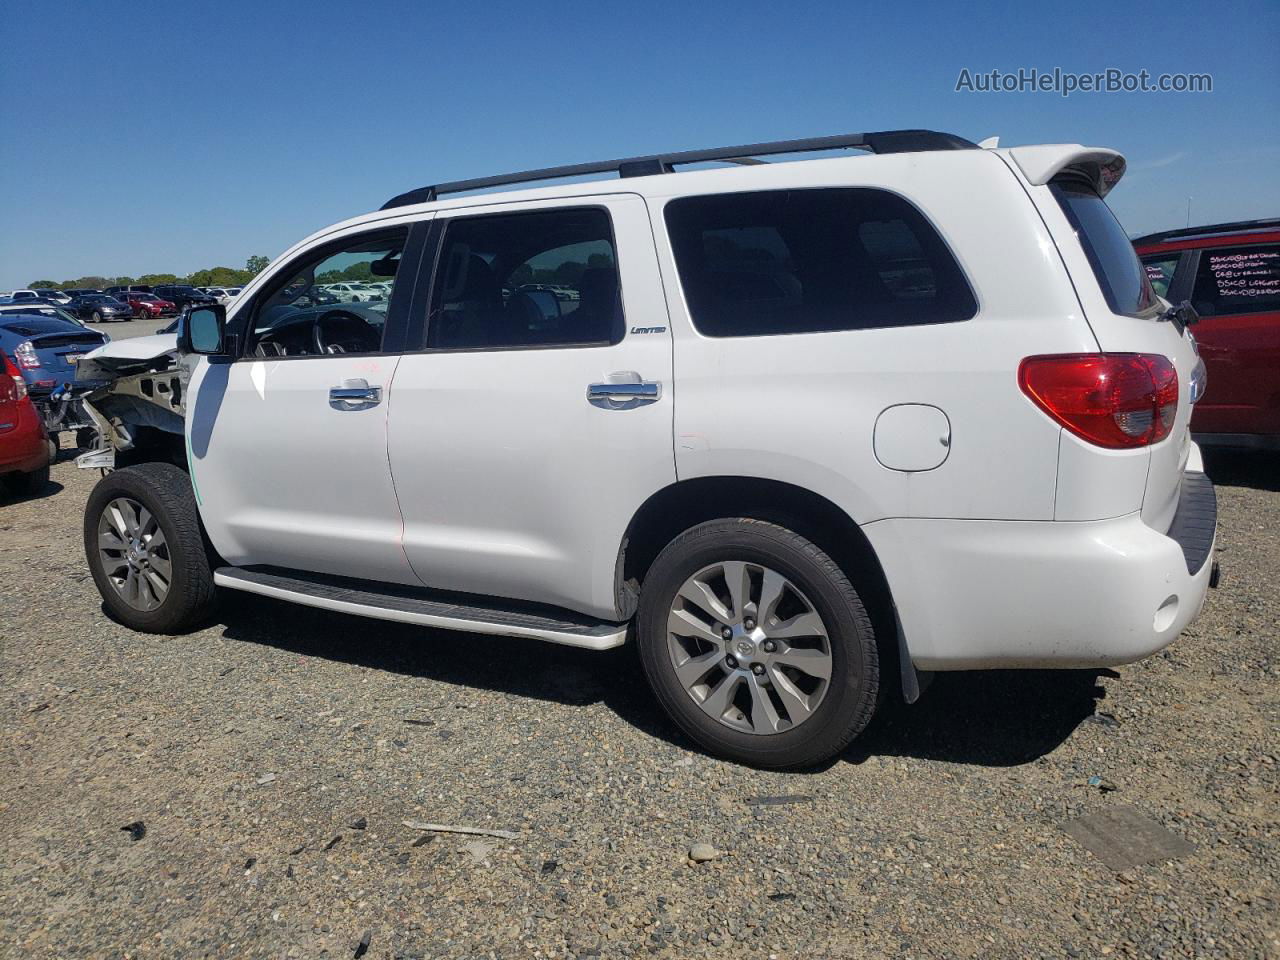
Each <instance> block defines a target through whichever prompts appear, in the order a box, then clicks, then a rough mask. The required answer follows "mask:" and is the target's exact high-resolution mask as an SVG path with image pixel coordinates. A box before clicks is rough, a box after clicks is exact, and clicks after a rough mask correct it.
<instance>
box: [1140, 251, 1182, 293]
mask: <svg viewBox="0 0 1280 960" xmlns="http://www.w3.org/2000/svg"><path fill="white" fill-rule="evenodd" d="M1180 257H1181V254H1178V253H1170V254H1162V255H1160V256H1157V257H1145V258H1144V259H1143V261H1142V266H1143V269H1145V270H1146V271H1147V281H1148V282H1149V283H1150V284H1151V289H1152V290H1154V291H1155V292H1156V294H1157V296H1161V297H1165V298H1167V297H1168V296H1169V284H1171V283H1173V274H1174V271H1176V270H1177V269H1178V260H1179V258H1180Z"/></svg>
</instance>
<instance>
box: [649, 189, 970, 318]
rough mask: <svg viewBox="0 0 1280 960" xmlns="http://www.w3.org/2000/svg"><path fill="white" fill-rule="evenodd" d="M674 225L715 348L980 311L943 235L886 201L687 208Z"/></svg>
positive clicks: (771, 200)
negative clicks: (735, 341)
mask: <svg viewBox="0 0 1280 960" xmlns="http://www.w3.org/2000/svg"><path fill="white" fill-rule="evenodd" d="M665 216H666V221H667V229H668V232H669V233H670V235H671V245H672V249H673V251H674V253H675V258H676V266H677V269H678V270H679V272H680V283H681V286H682V287H683V289H684V294H685V300H686V302H687V303H688V306H689V312H690V314H691V315H692V318H693V323H694V326H695V327H697V329H698V331H699V332H700V333H702V334H704V335H706V336H709V337H750V336H777V335H782V334H792V333H822V332H831V331H838V330H861V329H867V328H873V327H896V326H906V325H914V324H932V323H951V322H955V321H961V320H968V319H969V318H971V317H972V316H973V315H974V314H975V313H977V310H978V305H977V301H976V300H975V299H974V296H973V291H972V290H971V289H970V287H969V284H968V282H967V281H966V280H965V278H964V275H963V273H962V272H961V270H960V267H959V265H958V264H957V263H956V261H955V258H954V257H953V256H952V254H951V251H950V250H949V249H948V248H947V246H946V244H945V243H944V242H943V240H942V238H941V237H940V236H939V235H938V232H937V231H936V230H934V228H933V227H932V226H931V225H930V224H929V222H928V221H927V220H925V218H924V217H923V216H922V215H921V213H920V212H919V211H918V210H916V208H915V207H913V206H912V205H911V204H910V203H908V202H907V201H906V200H904V199H902V198H901V197H898V196H896V195H894V194H891V193H887V192H885V191H883V190H871V189H865V188H833V189H816V190H770V191H761V192H758V193H733V194H715V195H711V196H699V197H683V198H680V199H678V200H673V201H672V202H671V203H669V204H667V208H666V213H665Z"/></svg>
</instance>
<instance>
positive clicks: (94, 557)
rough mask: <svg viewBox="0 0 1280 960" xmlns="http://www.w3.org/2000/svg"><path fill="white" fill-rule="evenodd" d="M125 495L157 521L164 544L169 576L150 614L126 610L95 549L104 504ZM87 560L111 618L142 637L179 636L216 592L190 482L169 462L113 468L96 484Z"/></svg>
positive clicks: (88, 514)
mask: <svg viewBox="0 0 1280 960" xmlns="http://www.w3.org/2000/svg"><path fill="white" fill-rule="evenodd" d="M118 497H128V498H131V499H133V500H135V501H137V502H138V503H140V504H142V506H144V507H146V508H147V510H149V511H150V512H151V514H152V515H153V516H154V517H155V518H156V520H157V521H158V523H159V526H160V530H161V531H162V532H163V534H164V537H165V540H166V541H167V543H168V553H169V560H170V565H171V571H172V576H171V578H170V583H169V591H168V593H167V595H166V596H165V597H164V600H163V601H162V602H161V603H160V605H159V606H157V607H156V608H155V609H153V610H139V609H136V608H135V607H132V606H130V605H129V604H128V603H127V602H126V601H125V599H124V597H122V596H121V595H120V593H119V591H117V589H116V588H115V586H114V585H113V584H112V583H111V581H110V579H109V578H108V576H107V572H106V570H105V569H104V564H103V562H102V559H101V555H100V554H99V551H98V521H99V520H100V519H101V518H102V515H103V511H104V510H105V509H106V507H107V505H108V504H109V503H110V502H111V501H112V500H114V499H116V498H118ZM84 547H85V559H86V560H87V561H88V564H89V570H90V572H91V573H92V574H93V582H94V584H96V585H97V587H98V593H99V594H101V596H102V602H103V604H104V605H105V606H106V608H107V610H108V612H109V613H110V614H111V616H112V618H114V619H115V620H117V621H118V622H120V623H122V624H124V625H125V626H127V627H129V628H131V629H133V630H139V631H141V632H143V633H169V634H172V633H182V632H185V631H187V630H189V629H191V628H192V627H195V626H197V625H199V624H200V623H202V622H203V621H205V620H207V619H208V617H209V616H210V614H211V613H212V612H213V609H214V605H215V599H216V592H215V588H214V585H213V571H212V569H211V567H210V563H209V553H208V549H207V547H206V545H205V540H204V537H203V535H202V533H201V530H200V516H199V513H198V511H197V507H196V500H195V494H194V493H193V491H192V489H191V479H190V477H188V476H187V474H186V473H185V472H184V471H183V470H181V469H180V468H179V467H176V466H174V465H173V464H170V463H144V464H139V465H138V466H135V467H125V468H123V469H121V470H114V471H112V472H111V473H109V474H107V475H106V476H105V477H103V478H102V479H101V480H99V481H98V484H97V486H95V487H94V488H93V492H92V493H90V494H89V502H88V503H87V504H86V505H85V513H84Z"/></svg>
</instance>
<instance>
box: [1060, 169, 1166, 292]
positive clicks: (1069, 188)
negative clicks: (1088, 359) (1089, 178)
mask: <svg viewBox="0 0 1280 960" xmlns="http://www.w3.org/2000/svg"><path fill="white" fill-rule="evenodd" d="M1049 188H1050V189H1051V190H1052V191H1053V195H1054V196H1055V197H1057V200H1058V204H1059V205H1060V206H1061V207H1062V212H1063V213H1065V214H1066V215H1067V220H1068V221H1070V223H1071V226H1072V228H1073V229H1074V230H1075V233H1076V236H1077V237H1078V238H1079V240H1080V245H1081V247H1083V248H1084V253H1085V256H1086V257H1087V258H1088V260H1089V265H1090V266H1091V267H1093V274H1094V276H1095V277H1096V278H1097V280H1098V286H1100V287H1101V288H1102V293H1103V296H1105V297H1106V298H1107V306H1109V307H1110V308H1111V312H1112V313H1120V314H1126V315H1128V316H1140V315H1142V314H1145V313H1147V312H1148V311H1150V310H1151V309H1152V308H1153V307H1154V306H1155V305H1156V304H1157V302H1158V301H1157V300H1156V292H1155V290H1153V289H1152V288H1151V282H1150V281H1149V280H1148V279H1147V273H1146V270H1145V269H1144V268H1143V266H1142V264H1141V263H1140V262H1139V260H1138V254H1137V252H1136V251H1135V250H1134V249H1133V243H1132V242H1131V241H1130V240H1129V237H1128V235H1127V234H1126V233H1125V232H1124V228H1123V227H1121V226H1120V221H1118V220H1117V219H1116V218H1115V214H1113V213H1112V212H1111V208H1110V207H1108V206H1107V204H1106V201H1105V200H1103V199H1102V197H1100V196H1098V192H1097V191H1096V190H1095V189H1094V188H1093V186H1092V185H1091V184H1089V183H1086V182H1085V181H1082V180H1056V181H1054V182H1053V183H1051V184H1049Z"/></svg>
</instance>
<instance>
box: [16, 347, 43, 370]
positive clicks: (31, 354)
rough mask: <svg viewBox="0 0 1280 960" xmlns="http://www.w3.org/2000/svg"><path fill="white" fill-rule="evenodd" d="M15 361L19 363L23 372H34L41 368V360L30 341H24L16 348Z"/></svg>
mask: <svg viewBox="0 0 1280 960" xmlns="http://www.w3.org/2000/svg"><path fill="white" fill-rule="evenodd" d="M13 359H14V360H16V361H18V366H19V367H21V368H22V369H23V370H34V369H35V368H36V367H38V366H40V358H39V357H38V356H37V355H36V348H35V346H34V345H33V344H32V343H31V341H30V340H24V341H22V343H20V344H18V346H17V347H15V348H14V351H13Z"/></svg>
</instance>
